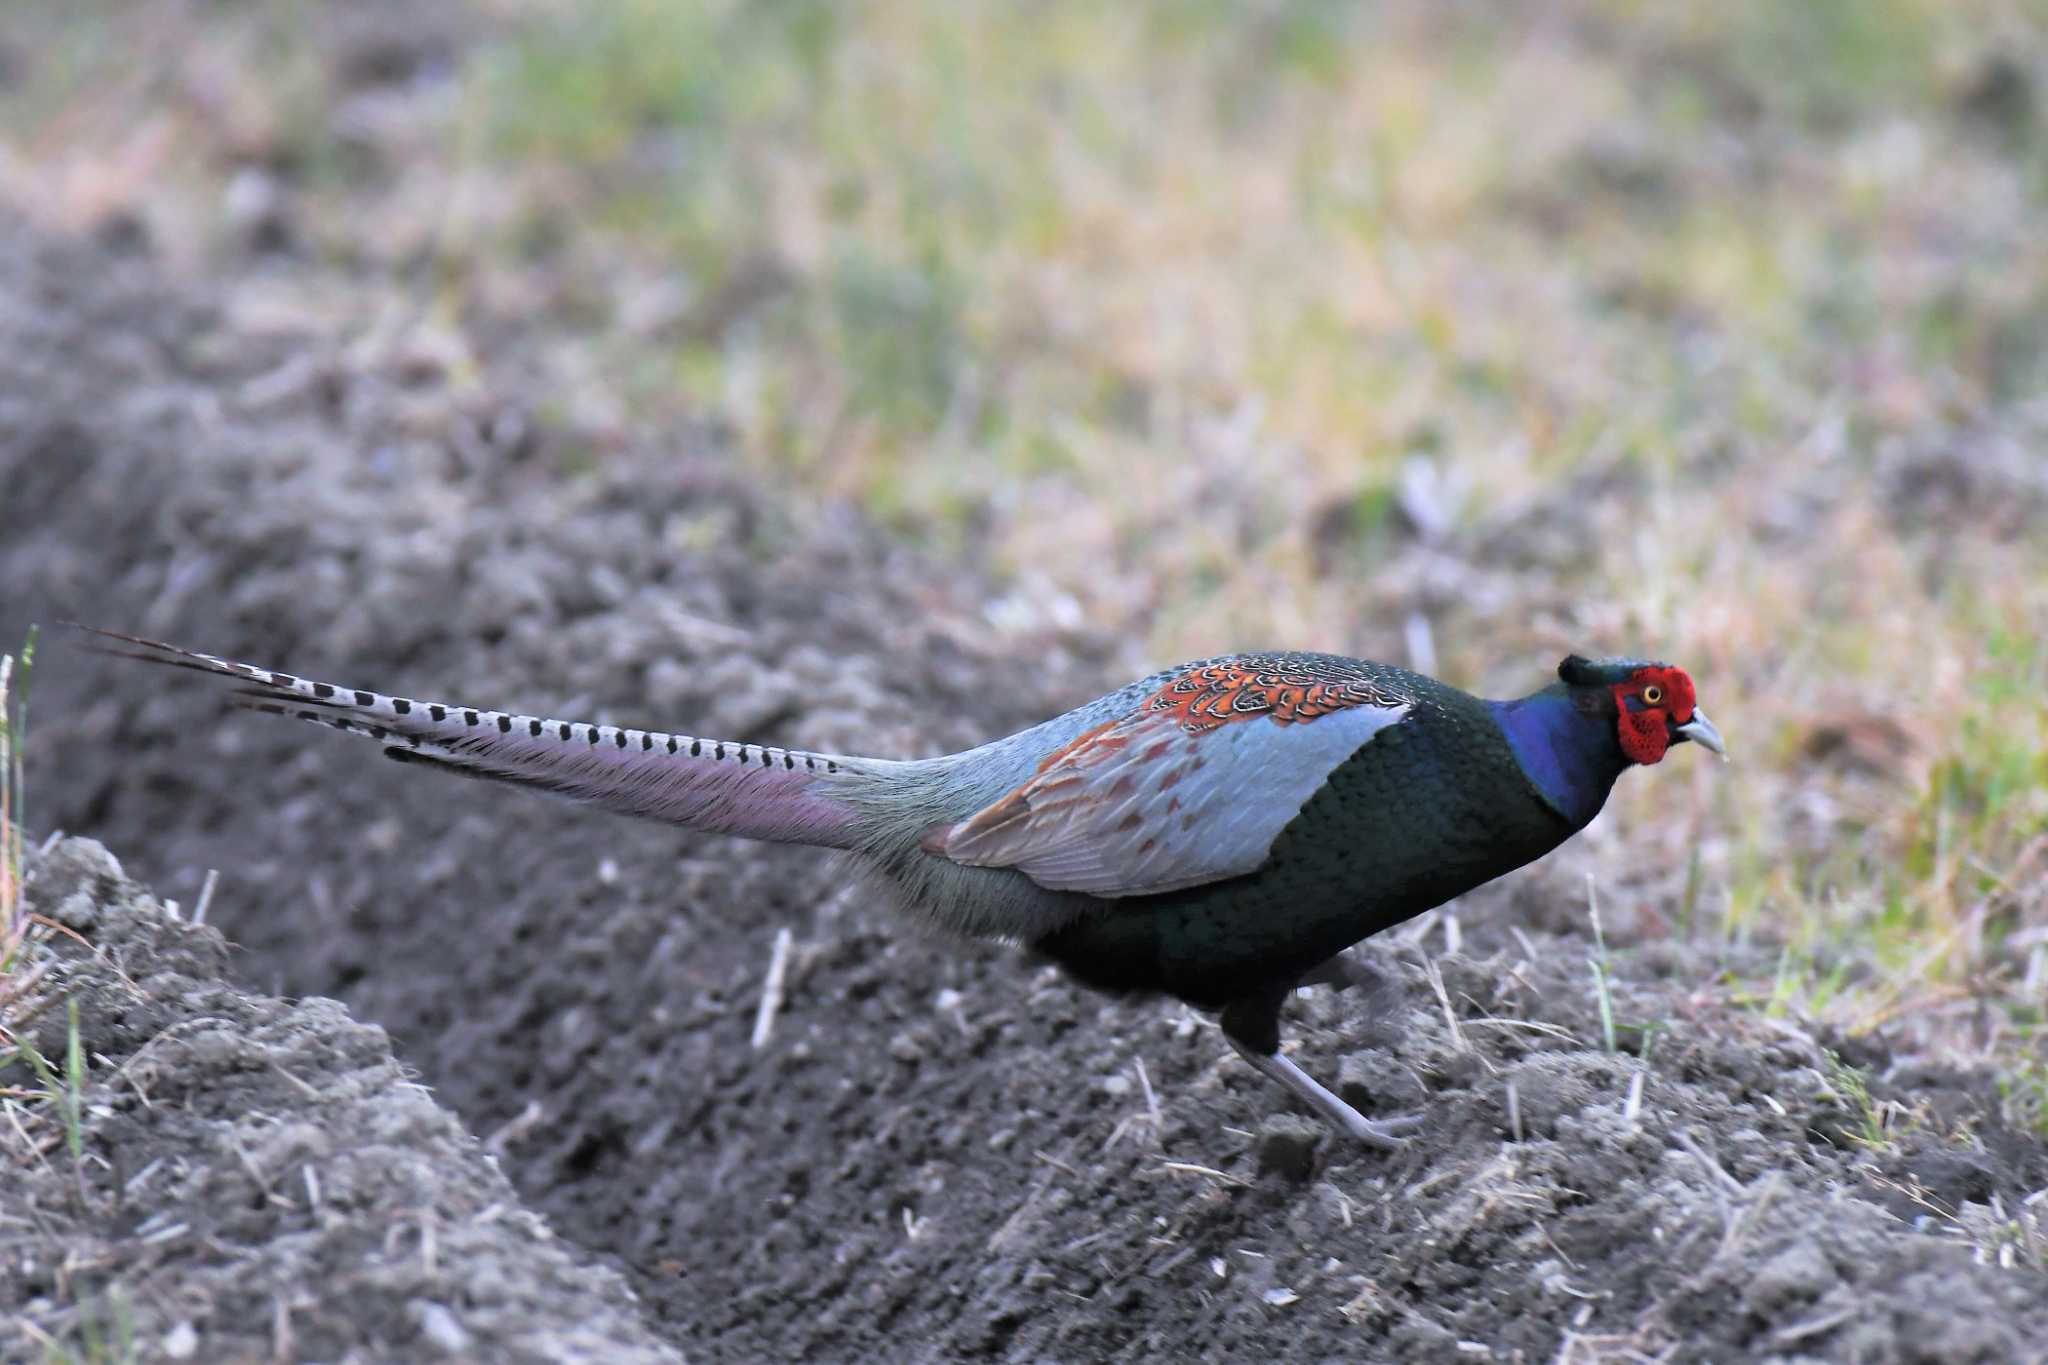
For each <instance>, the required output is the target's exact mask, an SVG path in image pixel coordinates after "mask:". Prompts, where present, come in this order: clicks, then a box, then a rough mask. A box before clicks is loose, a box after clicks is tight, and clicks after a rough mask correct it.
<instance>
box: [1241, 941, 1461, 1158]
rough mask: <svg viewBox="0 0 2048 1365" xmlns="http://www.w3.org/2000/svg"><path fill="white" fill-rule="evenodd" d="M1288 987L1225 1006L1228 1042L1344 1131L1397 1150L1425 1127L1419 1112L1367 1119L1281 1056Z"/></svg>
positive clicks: (1358, 1138) (1253, 1066)
mask: <svg viewBox="0 0 2048 1365" xmlns="http://www.w3.org/2000/svg"><path fill="white" fill-rule="evenodd" d="M1333 960H1334V959H1333ZM1288 989H1289V988H1287V987H1282V988H1280V989H1278V990H1270V989H1269V990H1266V991H1262V992H1261V993H1259V994H1257V995H1251V996H1245V997H1243V998H1241V999H1238V1000H1233V1001H1231V1002H1230V1003H1229V1004H1228V1005H1226V1006H1224V1007H1223V1015H1222V1019H1221V1023H1222V1025H1223V1036H1224V1037H1225V1038H1227V1039H1229V1040H1230V1046H1231V1047H1232V1048H1233V1049H1235V1050H1236V1052H1237V1055H1238V1056H1240V1057H1242V1058H1244V1059H1245V1060H1246V1061H1247V1062H1249V1063H1251V1065H1252V1069H1253V1070H1255V1071H1257V1072H1258V1073H1259V1074H1260V1075H1262V1076H1265V1077H1266V1078H1267V1079H1268V1080H1271V1081H1274V1082H1277V1083H1278V1084H1280V1085H1282V1086H1284V1087H1286V1088H1287V1089H1288V1090H1289V1091H1291V1092H1292V1093H1293V1094H1294V1095H1295V1096H1297V1097H1298V1098H1299V1099H1301V1100H1302V1101H1303V1102H1305V1103H1306V1104H1307V1105H1308V1107H1309V1108H1311V1109H1313V1110H1315V1112H1316V1113H1318V1114H1320V1115H1321V1116H1322V1117H1323V1119H1324V1121H1325V1122H1327V1123H1329V1124H1331V1125H1333V1126H1335V1127H1336V1128H1338V1129H1339V1130H1340V1131H1342V1132H1346V1133H1349V1134H1350V1135H1351V1136H1352V1137H1354V1138H1356V1139H1357V1140H1358V1141H1360V1142H1363V1143H1365V1144H1367V1145H1368V1146H1372V1147H1378V1148H1380V1149H1381V1150H1383V1151H1397V1150H1399V1149H1400V1148H1401V1147H1403V1146H1405V1145H1406V1143H1407V1140H1406V1138H1405V1137H1404V1136H1403V1135H1404V1134H1407V1133H1410V1132H1413V1131H1414V1130H1416V1129H1417V1128H1420V1127H1421V1126H1422V1119H1421V1116H1420V1115H1416V1114H1402V1115H1398V1116H1396V1117H1394V1118H1389V1119H1369V1118H1367V1117H1366V1116H1365V1115H1363V1114H1361V1113H1359V1112H1358V1111H1357V1110H1356V1109H1354V1108H1352V1107H1351V1106H1350V1105H1349V1104H1346V1103H1345V1102H1344V1101H1343V1100H1341V1099H1339V1098H1338V1097H1337V1096H1336V1095H1335V1094H1334V1093H1332V1092H1331V1091H1330V1090H1329V1089H1327V1088H1326V1087H1324V1086H1323V1085H1322V1084H1321V1083H1320V1082H1318V1081H1317V1080H1316V1079H1315V1077H1313V1076H1311V1075H1309V1074H1308V1073H1307V1072H1306V1071H1303V1070H1302V1069H1301V1068H1300V1067H1299V1066H1296V1065H1295V1064H1294V1062H1293V1060H1292V1059H1290V1058H1287V1057H1284V1056H1282V1055H1281V1053H1280V1004H1281V1002H1282V1001H1283V1000H1285V999H1286V998H1287V991H1288Z"/></svg>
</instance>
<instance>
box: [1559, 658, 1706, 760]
mask: <svg viewBox="0 0 2048 1365" xmlns="http://www.w3.org/2000/svg"><path fill="white" fill-rule="evenodd" d="M1557 676H1558V677H1559V678H1561V679H1562V680H1563V681H1564V683H1565V685H1566V686H1567V687H1569V688H1570V689H1571V690H1572V698H1573V701H1574V703H1575V705H1577V706H1579V707H1580V708H1581V709H1585V710H1589V711H1592V712H1593V713H1594V714H1597V715H1601V716H1608V717H1611V718H1612V720H1613V724H1614V730H1615V738H1616V739H1617V740H1618V741H1619V742H1620V744H1621V751H1622V753H1623V754H1625V755H1626V756H1627V757H1628V759H1629V761H1630V762H1631V763H1655V762H1657V761H1659V760H1660V759H1662V758H1663V757H1664V753H1665V751H1666V750H1667V749H1669V748H1670V747H1671V746H1672V745H1674V744H1682V743H1684V742H1685V741H1687V740H1692V741H1694V742H1695V743H1697V744H1699V745H1701V746H1702V747H1704V748H1707V749H1711V750H1713V751H1714V752H1715V753H1717V754H1719V755H1720V756H1721V757H1722V758H1724V759H1725V758H1727V757H1728V749H1727V746H1726V745H1725V744H1724V743H1723V742H1722V739H1721V732H1720V731H1719V730H1717V729H1715V728H1714V722H1712V721H1710V720H1708V719H1707V713H1706V712H1705V711H1702V710H1701V709H1700V708H1699V704H1698V697H1697V694H1696V692H1695V691H1694V689H1693V685H1692V678H1691V677H1690V676H1689V675H1687V673H1686V671H1685V670H1684V669H1682V668H1676V667H1673V666H1672V665H1670V664H1665V663H1653V662H1651V661H1649V660H1645V659H1588V658H1586V657H1585V656H1584V655H1580V654H1573V655H1570V656H1568V657H1567V658H1566V659H1565V660H1564V662H1563V663H1560V664H1559V665H1558V666H1557Z"/></svg>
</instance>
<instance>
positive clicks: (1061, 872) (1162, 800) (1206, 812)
mask: <svg viewBox="0 0 2048 1365" xmlns="http://www.w3.org/2000/svg"><path fill="white" fill-rule="evenodd" d="M1408 709H1409V708H1408V707H1407V706H1406V705H1400V706H1388V707H1380V706H1351V707H1346V708H1344V709H1342V710H1338V711H1333V712H1330V713H1329V714H1327V715H1322V716H1318V717H1316V718H1315V719H1313V720H1308V721H1295V722H1293V723H1291V724H1288V723H1282V722H1279V721H1275V720H1273V719H1271V718H1270V717H1268V716H1263V715H1262V716H1257V717H1254V718H1251V719H1246V720H1240V721H1233V722H1231V723H1229V724H1225V725H1220V726H1217V727H1216V728H1214V729H1210V730H1204V731H1201V732H1198V733H1192V734H1191V733H1188V732H1186V731H1185V730H1183V729H1182V727H1181V725H1180V723H1179V722H1178V721H1177V720H1175V719H1174V718H1173V717H1172V716H1171V715H1168V714H1162V713H1160V712H1156V711H1147V712H1140V713H1138V714H1136V715H1133V716H1128V717H1125V718H1124V719H1122V720H1119V721H1116V722H1114V723H1113V724H1111V725H1108V726H1106V727H1104V728H1102V729H1101V730H1099V731H1096V732H1095V733H1093V734H1090V735H1088V736H1085V737H1084V738H1083V739H1081V740H1080V741H1077V742H1076V743H1075V744H1074V745H1073V746H1072V747H1070V748H1069V749H1067V750H1065V751H1064V752H1062V753H1061V754H1060V755H1059V756H1058V757H1056V758H1055V760H1054V761H1053V762H1052V763H1051V764H1050V765H1048V766H1047V767H1046V768H1045V770H1044V771H1042V772H1040V773H1039V774H1038V775H1037V776H1036V777H1034V778H1032V779H1031V780H1030V781H1029V782H1026V783H1025V784H1024V785H1023V786H1021V787H1019V788H1018V789H1017V790H1016V791H1013V792H1011V793H1010V794H1009V795H1007V796H1005V797H1004V798H1002V799H1001V800H1000V801H996V802H994V803H992V804H990V805H989V806H987V807H986V808H984V809H982V810H981V811H978V812H976V813H975V814H974V815H973V816H971V817H969V818H968V819H967V820H965V821H963V822H961V823H960V824H957V825H954V826H952V827H951V828H950V829H947V830H945V831H943V832H941V833H939V834H938V835H937V836H936V837H934V838H931V839H928V840H927V842H926V845H925V846H926V847H927V848H928V849H930V850H931V851H933V852H937V853H940V854H942V855H943V856H944V857H947V858H950V859H952V860H953V861H955V862H958V863H964V864H966V865H968V866H970V867H1012V868H1015V869H1017V870H1018V871H1019V872H1022V873H1023V874H1024V875H1025V876H1027V877H1029V878H1030V879H1031V880H1032V881H1034V882H1036V883H1038V884H1039V885H1040V886H1043V887H1045V888H1047V889H1048V890H1054V891H1081V892H1086V893H1088V894H1090V895H1095V896H1105V897H1121V896H1145V895H1154V894H1157V893H1159V892H1163V891H1177V890H1180V889H1182V888H1184V887H1189V886H1199V885H1202V884H1203V883H1206V882H1213V881H1221V880H1223V879H1225V878H1228V877H1238V876H1242V875H1244V874H1245V873H1247V872H1252V871H1254V870H1256V869H1257V868H1258V867H1259V865H1260V864H1261V863H1263V862H1264V861H1265V858H1266V854H1267V852H1268V851H1269V850H1270V849H1271V848H1272V846H1273V840H1274V839H1275V838H1277V837H1278V836H1279V834H1280V831H1281V830H1282V829H1284V828H1286V827H1287V825H1288V823H1289V822H1290V821H1292V820H1293V819H1294V817H1295V816H1296V815H1298V814H1299V813H1300V812H1301V808H1302V806H1303V805H1305V804H1306V803H1307V801H1308V799H1309V797H1311V796H1313V795H1314V794H1315V793H1316V791H1317V790H1318V789H1319V788H1320V787H1321V786H1322V785H1323V783H1324V782H1325V781H1327V780H1328V778H1329V776H1330V773H1331V772H1332V771H1334V770H1335V769H1336V767H1337V766H1338V765H1339V764H1340V763H1342V762H1344V761H1345V760H1346V759H1348V758H1350V757H1351V755H1353V754H1354V753H1356V752H1358V750H1359V748H1360V747H1361V746H1363V745H1365V744H1368V743H1370V742H1371V741H1372V738H1373V736H1375V735H1377V734H1379V733H1380V732H1381V731H1382V730H1384V729H1386V728H1387V727H1388V726H1389V725H1392V724H1394V723H1396V722H1398V721H1399V720H1400V719H1401V718H1402V717H1403V716H1405V715H1407V714H1408Z"/></svg>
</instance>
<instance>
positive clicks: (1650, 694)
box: [1643, 683, 1664, 706]
mask: <svg viewBox="0 0 2048 1365" xmlns="http://www.w3.org/2000/svg"><path fill="white" fill-rule="evenodd" d="M1643 700H1644V701H1646V702H1648V703H1649V704H1650V705H1652V706H1655V705H1656V704H1657V703H1658V702H1660V701H1662V700H1664V689H1663V688H1661V687H1659V686H1657V684H1655V683H1651V684H1650V685H1649V686H1648V687H1646V688H1644V689H1643Z"/></svg>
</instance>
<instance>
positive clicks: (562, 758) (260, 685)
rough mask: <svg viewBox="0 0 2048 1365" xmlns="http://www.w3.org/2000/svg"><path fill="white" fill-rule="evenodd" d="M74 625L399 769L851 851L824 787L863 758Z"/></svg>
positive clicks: (849, 834) (845, 825)
mask: <svg viewBox="0 0 2048 1365" xmlns="http://www.w3.org/2000/svg"><path fill="white" fill-rule="evenodd" d="M80 629H82V630H85V631H88V632H90V633H91V634H93V635H95V636H98V637H99V638H100V639H102V640H107V641H114V642H118V644H119V645H121V646H124V647H123V648H116V647H113V646H111V645H101V646H96V647H95V648H97V649H99V651H100V652H103V653H108V654H117V655H122V656H124V657H128V658H135V659H141V660H144V661H146V662H149V663H154V664H160V665H165V666H168V667H173V668H184V669H190V670H193V671H195V672H199V673H206V674H211V675H214V676H217V677H222V678H227V679H231V680H233V681H234V682H236V683H238V684H240V685H239V686H237V687H235V688H233V689H232V691H231V694H230V704H231V705H234V706H237V707H240V708H243V709H247V710H253V711H263V712H268V713H270V714H274V715H283V716H294V717H297V718H298V719H301V720H308V721H313V722H315V723H316V724H323V725H329V726H332V727H333V728H335V729H337V730H342V731H345V732H347V733H349V734H355V735H362V736H364V737H366V738H369V739H372V740H375V741H377V742H378V743H379V744H381V745H383V746H384V754H385V757H387V758H392V759H397V760H399V761H400V762H408V763H417V764H421V765H423V766H429V767H435V768H442V769H446V770H448V771H451V772H459V773H461V774H463V775H464V776H468V777H481V778H490V779H494V780H497V781H501V782H510V783H513V784H515V785H518V786H523V787H531V788H534V789H536V790H539V791H546V792H553V793H555V794H557V795H560V796H566V797H570V798H572V799H574V800H578V801H587V802H590V803H591V804H593V805H598V806H602V807H604V808H606V809H608V810H614V811H618V812H621V813H623V814H627V815H639V816H645V817H648V818H650V819H655V820H662V821H666V822H668V823H670V824H676V825H682V826H685V827H686V828H689V829H700V830H709V831H713V832H716V833H721V834H736V835H740V836H743V837H745V838H749V839H770V840H775V841H778V842H782V843H796V844H816V845H820V846H822V847H827V848H849V847H853V846H854V845H855V843H856V842H857V831H856V830H855V828H854V811H853V808H852V807H850V806H848V805H847V804H846V803H845V802H843V801H841V800H840V799H838V798H837V797H835V796H833V795H831V794H830V793H829V792H828V791H826V790H825V787H826V786H827V784H828V783H830V781H831V779H832V778H834V777H836V776H837V775H839V774H841V773H842V772H844V773H848V774H849V775H850V774H852V773H854V772H857V771H858V770H859V769H860V768H861V767H862V765H863V760H861V759H858V758H850V757H843V756H840V755H836V754H816V753H808V752H805V751H804V750H801V749H782V748H776V747H773V746H770V745H762V744H750V743H747V744H743V743H734V742H733V741H731V740H709V739H700V738H697V737H695V736H692V735H683V734H674V733H670V732H668V731H662V730H641V729H634V728H621V727H619V726H615V725H592V724H588V723H585V722H581V721H564V720H551V719H546V718H544V717H540V716H528V715H520V714H517V713H514V712H508V711H490V710H485V709H482V708H480V707H469V706H455V705H450V704H448V703H445V702H425V701H415V700H413V699H412V698H409V697H394V696H387V695H385V694H383V693H381V692H370V691H365V690H363V689H360V688H353V687H341V686H338V685H336V684H333V683H326V682H318V681H315V680H314V679H311V678H301V677H298V676H296V675H294V674H290V673H281V672H278V671H276V670H274V669H267V668H258V667H257V666H255V665H254V664H245V663H238V662H236V661H235V660H232V659H223V658H220V657H218V656H217V655H213V654H202V653H200V652H198V651H197V650H189V649H181V648H179V647H178V646H176V645H168V644H164V643H162V642H161V641H157V640H147V639H143V638H141V637H140V636H134V635H123V634H120V633H119V632H116V631H110V630H100V629H98V628H96V627H93V626H81V627H80Z"/></svg>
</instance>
